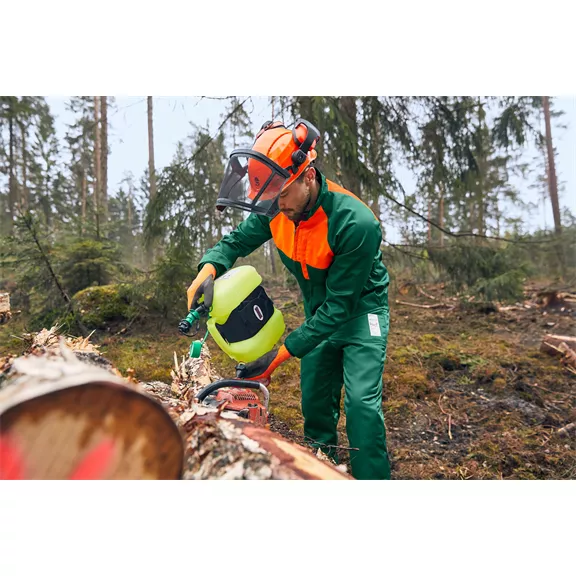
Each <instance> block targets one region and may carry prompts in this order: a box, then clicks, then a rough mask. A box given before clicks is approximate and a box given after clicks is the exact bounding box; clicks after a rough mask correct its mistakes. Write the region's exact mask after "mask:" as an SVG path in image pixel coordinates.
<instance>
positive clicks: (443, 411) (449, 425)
mask: <svg viewBox="0 0 576 576" xmlns="http://www.w3.org/2000/svg"><path fill="white" fill-rule="evenodd" d="M440 400H442V395H440V396H439V397H438V407H439V408H440V411H441V412H442V414H445V415H446V416H448V438H450V440H452V414H449V413H448V412H446V411H445V410H444V408H442V404H440Z"/></svg>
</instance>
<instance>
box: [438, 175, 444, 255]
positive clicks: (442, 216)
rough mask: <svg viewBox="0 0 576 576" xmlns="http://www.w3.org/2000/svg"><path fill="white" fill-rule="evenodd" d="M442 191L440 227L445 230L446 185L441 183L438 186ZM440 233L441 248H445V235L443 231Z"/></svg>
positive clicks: (439, 211)
mask: <svg viewBox="0 0 576 576" xmlns="http://www.w3.org/2000/svg"><path fill="white" fill-rule="evenodd" d="M438 188H439V189H440V203H439V206H438V226H440V228H444V184H443V183H442V182H440V184H439V185H438ZM438 232H440V247H443V246H444V233H443V232H442V230H438Z"/></svg>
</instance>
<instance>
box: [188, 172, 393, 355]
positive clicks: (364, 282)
mask: <svg viewBox="0 0 576 576" xmlns="http://www.w3.org/2000/svg"><path fill="white" fill-rule="evenodd" d="M318 174H319V176H320V180H321V185H320V191H319V194H318V199H317V201H316V204H315V205H314V207H313V208H312V210H310V212H309V214H308V217H307V218H306V219H305V220H302V221H301V222H300V223H299V224H298V226H295V225H294V223H293V222H291V221H290V220H289V219H288V218H286V216H284V215H283V214H282V213H280V214H278V215H277V216H275V217H274V218H273V219H270V218H267V217H266V216H261V215H257V214H250V215H249V216H248V218H246V220H244V221H243V222H242V223H241V224H240V225H239V226H238V227H237V228H236V229H235V230H234V231H232V232H231V233H230V234H228V235H226V236H225V237H224V238H222V240H220V242H218V243H217V244H216V245H215V246H214V247H213V248H211V249H210V250H208V251H207V252H206V254H205V255H204V257H203V258H202V260H201V261H200V264H199V266H198V268H199V269H200V268H201V267H202V266H203V265H204V264H207V263H211V264H213V265H214V267H215V268H216V271H217V276H221V275H222V274H224V273H225V272H226V271H227V270H228V269H230V268H231V267H232V266H233V265H234V263H235V262H236V260H237V258H240V257H245V256H248V254H250V253H252V252H253V251H254V250H256V248H258V247H259V246H261V245H262V244H264V243H265V242H266V241H268V240H270V239H271V238H273V239H274V243H275V244H276V247H277V249H278V252H279V254H280V258H281V260H282V262H283V263H284V265H285V266H286V268H288V270H290V272H291V273H292V274H293V275H294V276H295V277H296V280H297V281H298V284H299V285H300V289H301V290H302V294H303V297H304V311H305V313H306V321H305V322H304V323H303V324H302V325H301V326H300V327H298V328H297V329H296V330H294V331H293V332H292V333H290V334H289V335H288V337H287V338H286V340H285V342H284V344H285V346H286V348H287V349H288V352H290V354H292V355H293V356H295V357H297V358H302V357H303V356H305V355H306V354H308V352H310V351H311V350H313V349H314V348H316V346H318V344H320V343H321V342H322V341H324V340H326V339H327V338H328V337H329V336H330V335H331V334H332V333H333V332H335V331H336V330H337V329H338V328H339V327H340V326H342V324H344V323H345V322H347V321H349V320H352V319H353V318H357V317H358V316H361V315H362V314H367V313H368V312H379V311H383V310H387V309H388V284H389V277H388V271H387V269H386V267H385V266H384V264H383V263H382V253H381V250H380V245H381V242H382V232H381V228H380V223H379V221H378V220H377V219H376V217H375V216H374V213H373V212H372V210H370V208H368V206H366V205H365V204H364V203H363V202H362V201H361V200H359V199H358V198H357V197H356V196H354V195H353V194H352V193H351V192H348V191H347V190H345V189H344V188H342V187H341V186H338V185H337V184H335V183H333V182H331V181H330V180H327V179H326V178H325V177H324V175H323V174H321V173H320V172H318Z"/></svg>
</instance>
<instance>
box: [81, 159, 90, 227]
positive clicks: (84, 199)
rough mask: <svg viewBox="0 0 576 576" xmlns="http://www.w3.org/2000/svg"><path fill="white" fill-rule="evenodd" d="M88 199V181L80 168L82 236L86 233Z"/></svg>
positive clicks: (84, 170)
mask: <svg viewBox="0 0 576 576" xmlns="http://www.w3.org/2000/svg"><path fill="white" fill-rule="evenodd" d="M87 199H88V179H87V178H86V169H85V168H82V199H81V201H82V216H81V218H82V219H81V227H80V235H81V236H84V233H85V232H86V202H87Z"/></svg>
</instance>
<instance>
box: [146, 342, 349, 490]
mask: <svg viewBox="0 0 576 576" xmlns="http://www.w3.org/2000/svg"><path fill="white" fill-rule="evenodd" d="M174 364H175V366H174V369H173V371H172V383H171V384H170V385H169V384H163V383H161V382H145V383H143V387H144V389H145V390H147V391H148V392H149V393H150V394H153V395H154V396H155V397H156V398H158V399H159V400H161V401H162V402H163V403H164V405H165V406H166V407H167V408H168V409H169V410H170V412H171V414H172V415H173V418H174V419H175V420H176V421H177V422H178V423H179V424H180V425H181V426H182V429H183V431H184V434H185V437H186V456H185V464H184V478H185V479H189V480H210V479H223V480H231V479H246V480H249V479H258V480H280V479H290V480H310V479H317V480H350V479H352V478H351V476H349V475H348V474H346V473H345V472H343V471H342V470H340V469H339V468H337V467H336V466H334V465H333V464H332V463H330V462H327V461H324V459H320V458H318V457H317V456H316V454H315V452H314V451H312V450H311V449H308V448H305V447H302V446H299V445H298V444H295V443H293V442H292V441H290V440H287V439H286V438H284V437H282V436H281V435H280V434H277V433H275V432H272V431H271V430H270V429H269V428H268V427H262V426H256V425H255V424H253V423H252V422H250V421H248V420H245V419H243V418H239V417H238V416H236V415H235V414H234V413H230V412H226V411H224V412H221V411H219V410H217V409H215V408H211V407H207V406H202V405H198V404H197V402H196V400H195V395H196V394H197V393H198V391H199V390H200V389H202V388H203V387H204V386H206V385H207V384H210V383H211V382H215V381H216V380H220V379H221V377H220V375H219V374H218V373H217V372H216V371H215V370H214V368H213V367H212V365H211V357H210V351H209V350H208V347H207V346H204V347H203V348H202V353H201V356H200V358H182V361H181V362H179V361H178V359H177V357H176V354H175V362H174ZM272 403H273V399H272Z"/></svg>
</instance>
